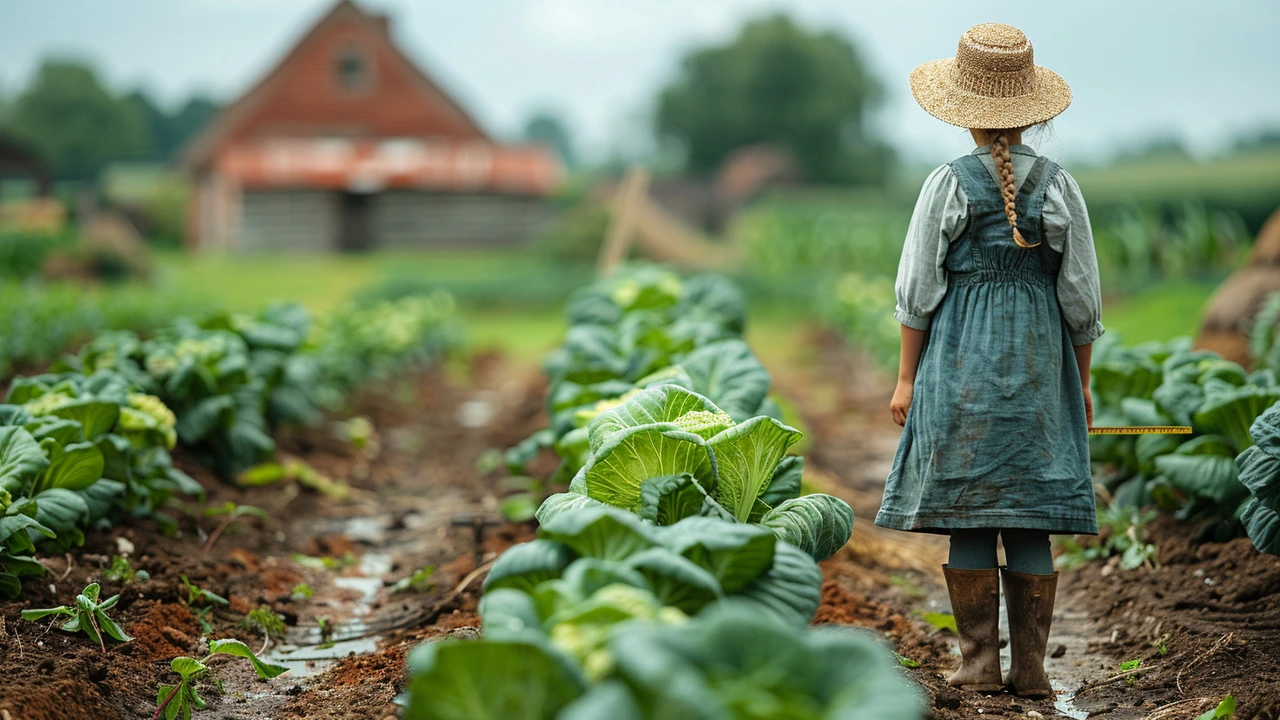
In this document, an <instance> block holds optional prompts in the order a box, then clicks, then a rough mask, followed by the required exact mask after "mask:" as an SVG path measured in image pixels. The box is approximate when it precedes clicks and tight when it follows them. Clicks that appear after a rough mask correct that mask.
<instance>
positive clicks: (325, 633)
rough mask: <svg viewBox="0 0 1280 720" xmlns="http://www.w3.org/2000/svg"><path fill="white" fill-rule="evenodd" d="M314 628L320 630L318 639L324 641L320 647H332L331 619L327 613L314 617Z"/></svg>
mask: <svg viewBox="0 0 1280 720" xmlns="http://www.w3.org/2000/svg"><path fill="white" fill-rule="evenodd" d="M316 629H317V630H319V631H320V639H321V640H323V641H324V643H323V644H321V645H320V647H321V648H324V647H333V643H332V642H331V640H332V638H333V621H332V620H330V619H329V617H328V616H327V615H321V616H320V617H318V618H316Z"/></svg>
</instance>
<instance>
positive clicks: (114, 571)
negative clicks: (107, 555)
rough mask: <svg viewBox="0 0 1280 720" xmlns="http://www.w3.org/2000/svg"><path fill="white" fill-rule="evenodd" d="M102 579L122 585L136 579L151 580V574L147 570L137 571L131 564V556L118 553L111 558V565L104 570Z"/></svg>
mask: <svg viewBox="0 0 1280 720" xmlns="http://www.w3.org/2000/svg"><path fill="white" fill-rule="evenodd" d="M102 579H103V580H107V581H109V582H114V583H120V584H121V585H128V584H129V583H131V582H133V581H135V580H150V579H151V574H150V573H148V572H147V571H146V570H138V571H136V572H135V571H134V569H133V565H131V564H129V558H127V557H124V556H122V555H116V556H114V557H112V558H111V565H110V566H108V567H107V569H106V570H103V571H102Z"/></svg>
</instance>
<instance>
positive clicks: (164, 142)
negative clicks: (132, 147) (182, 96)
mask: <svg viewBox="0 0 1280 720" xmlns="http://www.w3.org/2000/svg"><path fill="white" fill-rule="evenodd" d="M124 102H125V103H126V104H128V105H130V106H131V107H133V108H134V109H135V111H136V112H138V113H139V114H140V115H141V116H142V117H144V118H146V122H147V133H148V135H150V137H151V149H152V153H151V158H152V159H154V160H163V161H168V160H170V159H172V157H173V154H174V153H175V152H177V151H178V150H179V149H181V148H182V146H183V145H184V144H186V142H187V140H189V139H191V137H192V136H193V135H195V133H196V132H198V131H199V130H200V128H202V127H204V125H205V123H207V122H209V119H210V118H212V117H213V116H214V114H216V113H217V112H218V106H217V105H216V104H215V103H214V102H213V101H212V100H210V99H209V98H207V97H205V96H203V95H195V96H192V98H191V99H190V100H188V101H187V104H186V105H184V106H183V107H182V109H181V110H179V111H178V112H176V113H173V114H168V113H166V112H165V111H164V110H162V109H160V107H159V106H157V105H156V104H155V103H154V102H152V100H151V98H150V97H149V96H148V95H147V94H146V92H144V91H142V90H134V91H133V92H132V93H129V95H128V96H126V97H125V98H124Z"/></svg>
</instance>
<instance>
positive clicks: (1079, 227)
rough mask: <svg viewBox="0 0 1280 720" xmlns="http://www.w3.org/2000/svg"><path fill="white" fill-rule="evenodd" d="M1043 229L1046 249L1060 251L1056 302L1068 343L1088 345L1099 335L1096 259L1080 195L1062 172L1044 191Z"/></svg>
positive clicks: (1074, 182)
mask: <svg viewBox="0 0 1280 720" xmlns="http://www.w3.org/2000/svg"><path fill="white" fill-rule="evenodd" d="M1044 230H1045V235H1046V239H1047V240H1048V241H1049V245H1050V247H1053V248H1054V249H1059V248H1061V250H1062V268H1061V269H1060V270H1059V271H1058V303H1059V304H1060V305H1061V306H1062V317H1063V319H1065V320H1066V323H1067V332H1068V333H1070V335H1071V343H1072V344H1073V345H1088V344H1089V343H1091V342H1093V341H1094V340H1097V339H1098V338H1099V337H1100V336H1101V335H1102V333H1103V327H1102V288H1101V287H1100V284H1099V280H1098V257H1097V254H1096V253H1095V252H1094V249H1093V230H1092V228H1090V227H1089V213H1088V210H1087V209H1086V208H1085V204H1084V195H1082V194H1081V193H1080V186H1079V185H1077V184H1076V181H1075V178H1073V177H1071V176H1070V175H1068V174H1067V171H1065V170H1062V171H1060V172H1059V173H1058V176H1057V178H1055V179H1054V182H1053V184H1052V185H1050V186H1049V187H1048V188H1047V190H1046V192H1045V199H1044Z"/></svg>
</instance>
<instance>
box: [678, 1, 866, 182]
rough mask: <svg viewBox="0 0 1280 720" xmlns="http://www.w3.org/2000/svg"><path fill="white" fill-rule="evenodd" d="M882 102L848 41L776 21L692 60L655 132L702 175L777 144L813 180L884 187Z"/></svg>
mask: <svg viewBox="0 0 1280 720" xmlns="http://www.w3.org/2000/svg"><path fill="white" fill-rule="evenodd" d="M883 95H884V91H883V88H882V87H881V85H880V83H879V82H878V81H877V80H876V79H875V78H874V77H873V76H872V75H871V74H870V72H869V71H868V70H867V68H866V66H865V65H864V64H863V61H862V59H861V57H860V56H859V54H858V51H857V48H855V47H854V45H853V43H852V42H851V41H850V40H849V39H847V38H845V37H843V36H841V35H839V34H837V33H835V32H829V31H827V32H814V31H809V30H806V29H804V28H801V27H799V26H797V25H796V24H795V23H794V22H792V20H791V19H790V18H788V17H786V16H785V15H775V16H772V17H766V18H761V19H758V20H754V21H751V22H748V23H747V24H746V25H745V26H744V27H743V29H742V31H741V32H740V33H739V34H738V36H737V38H735V39H734V40H733V41H731V42H730V43H728V44H726V45H719V46H714V47H707V48H703V49H700V50H696V51H694V52H692V53H691V54H689V55H687V56H686V57H685V58H684V60H683V63H682V65H681V69H680V73H679V75H678V76H677V78H676V79H675V80H674V82H672V83H671V84H670V85H669V86H668V87H667V88H666V89H665V90H663V92H662V94H661V96H660V98H659V101H658V110H657V115H656V118H655V120H656V122H655V124H656V130H657V132H658V133H659V135H662V136H670V137H674V138H676V139H678V140H679V141H680V142H682V143H683V144H684V146H685V148H686V151H687V162H688V167H689V169H690V170H691V171H693V172H696V173H710V172H712V171H714V170H715V168H716V167H717V166H718V165H719V164H720V163H721V162H722V161H723V160H724V158H725V156H727V155H728V154H729V153H731V152H733V151H734V150H735V149H738V148H740V147H744V146H747V145H754V144H758V143H773V144H777V145H779V146H781V147H783V148H785V149H787V150H789V151H790V152H791V153H792V154H793V155H794V156H795V158H796V160H797V162H799V164H800V166H801V167H802V168H803V169H804V170H805V172H806V173H807V174H808V175H809V176H810V177H811V178H813V179H815V180H819V181H825V182H850V181H852V182H877V181H880V180H881V179H883V175H884V172H885V170H886V168H887V165H888V162H889V160H890V159H891V155H890V151H889V149H888V147H887V146H886V145H885V144H884V143H883V142H881V141H880V140H879V139H878V138H875V137H874V136H873V135H872V134H871V132H870V131H869V129H868V128H867V123H866V119H867V115H868V113H869V112H870V111H871V110H872V109H873V108H874V107H875V106H876V105H878V104H879V103H880V101H881V99H882V98H883Z"/></svg>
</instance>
